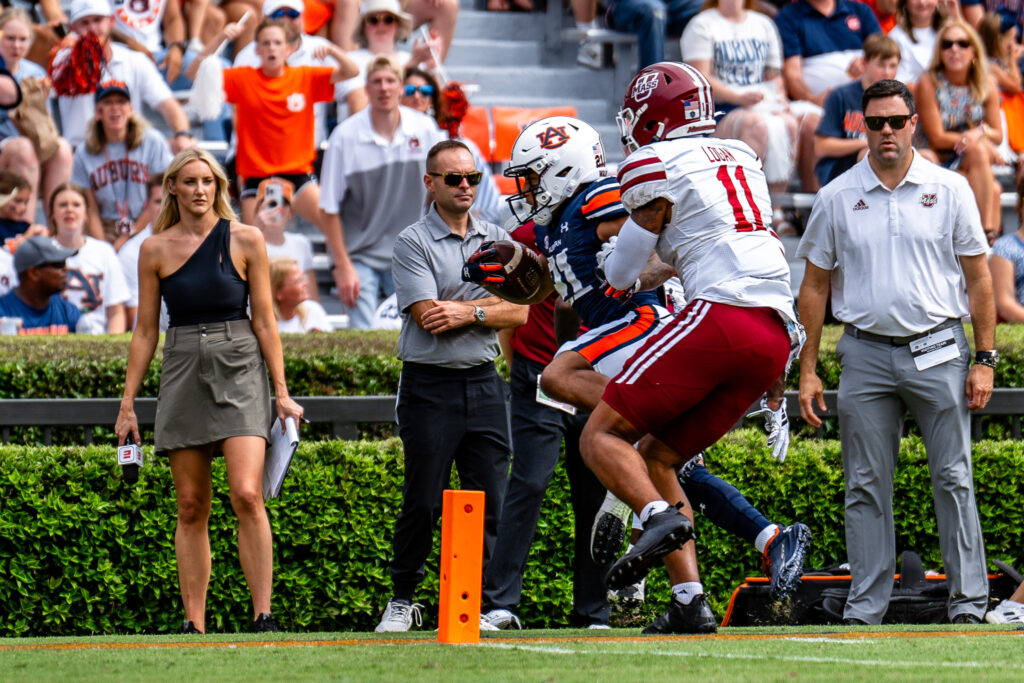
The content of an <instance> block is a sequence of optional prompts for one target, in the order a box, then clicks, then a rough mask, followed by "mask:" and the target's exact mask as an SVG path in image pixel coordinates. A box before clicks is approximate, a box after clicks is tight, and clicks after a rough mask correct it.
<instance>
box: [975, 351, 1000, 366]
mask: <svg viewBox="0 0 1024 683" xmlns="http://www.w3.org/2000/svg"><path fill="white" fill-rule="evenodd" d="M998 362H999V352H998V351H996V350H995V349H992V350H991V351H977V352H975V354H974V364H975V365H987V366H988V367H990V368H994V367H995V366H996V363H998Z"/></svg>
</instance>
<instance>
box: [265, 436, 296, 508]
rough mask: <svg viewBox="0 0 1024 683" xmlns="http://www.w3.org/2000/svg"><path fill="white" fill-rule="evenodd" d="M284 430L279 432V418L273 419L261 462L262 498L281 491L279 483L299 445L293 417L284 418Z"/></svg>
mask: <svg viewBox="0 0 1024 683" xmlns="http://www.w3.org/2000/svg"><path fill="white" fill-rule="evenodd" d="M284 424H285V432H284V434H282V433H281V418H277V419H276V420H274V426H273V427H271V428H270V430H271V435H270V447H269V448H267V457H266V459H265V461H264V463H263V499H264V500H270V499H271V498H276V497H277V496H278V494H280V493H281V485H282V484H284V478H285V477H286V476H287V475H288V468H289V467H290V466H291V464H292V456H293V455H295V449H296V448H298V447H299V430H298V427H297V426H296V425H295V418H291V417H289V418H288V419H286V420H285V423H284Z"/></svg>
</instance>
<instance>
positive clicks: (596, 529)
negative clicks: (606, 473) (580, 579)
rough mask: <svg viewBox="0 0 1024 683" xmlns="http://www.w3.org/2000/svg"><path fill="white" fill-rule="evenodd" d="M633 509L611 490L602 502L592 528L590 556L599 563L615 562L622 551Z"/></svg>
mask: <svg viewBox="0 0 1024 683" xmlns="http://www.w3.org/2000/svg"><path fill="white" fill-rule="evenodd" d="M632 514H633V511H632V510H630V509H629V506H628V505H626V504H625V503H623V502H622V501H621V500H619V499H618V498H616V497H615V494H614V493H612V492H611V491H609V492H608V493H607V494H606V495H605V497H604V502H602V503H601V507H600V509H598V511H597V515H596V516H595V517H594V525H593V526H592V527H591V528H590V557H592V558H593V559H594V562H596V563H597V564H608V563H609V562H614V561H615V559H616V558H617V557H618V556H619V554H620V553H622V542H623V541H624V540H625V539H626V534H627V533H628V532H629V519H630V515H632Z"/></svg>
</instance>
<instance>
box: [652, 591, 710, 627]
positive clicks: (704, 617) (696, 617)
mask: <svg viewBox="0 0 1024 683" xmlns="http://www.w3.org/2000/svg"><path fill="white" fill-rule="evenodd" d="M716 631H718V623H717V622H715V615H714V614H713V613H712V612H711V608H710V607H708V603H707V601H706V600H705V599H704V596H703V595H698V596H696V597H694V598H693V600H691V601H690V604H689V605H684V604H683V603H681V602H679V601H678V600H676V599H675V598H672V602H671V603H670V604H669V607H668V609H667V610H666V611H665V612H664V613H663V614H662V615H661V616H659V617H658V618H657V619H655V620H654V621H653V622H651V623H650V625H648V626H647V628H645V629H644V630H643V631H641V633H643V634H644V635H652V634H655V633H715V632H716Z"/></svg>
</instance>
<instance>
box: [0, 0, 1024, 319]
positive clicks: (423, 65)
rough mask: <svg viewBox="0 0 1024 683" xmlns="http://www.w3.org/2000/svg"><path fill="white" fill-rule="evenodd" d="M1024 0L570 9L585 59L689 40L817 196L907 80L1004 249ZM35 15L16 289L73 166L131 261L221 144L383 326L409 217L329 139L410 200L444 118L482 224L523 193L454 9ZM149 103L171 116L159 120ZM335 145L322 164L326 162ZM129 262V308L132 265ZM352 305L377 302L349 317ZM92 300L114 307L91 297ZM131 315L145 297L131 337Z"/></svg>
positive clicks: (782, 210) (223, 5) (320, 7)
mask: <svg viewBox="0 0 1024 683" xmlns="http://www.w3.org/2000/svg"><path fill="white" fill-rule="evenodd" d="M1022 7H1024V5H1022V4H1021V3H1017V2H1013V1H1009V2H1006V1H1004V0H987V1H986V2H985V3H982V2H980V1H979V0H962V1H961V2H957V0H895V1H893V0H876V1H875V2H867V3H862V2H858V1H857V0H794V1H793V2H788V1H784V0H773V2H772V3H769V2H766V1H765V0H708V1H707V2H703V3H698V2H691V1H683V0H673V1H671V2H665V1H664V0H611V1H610V2H608V3H604V2H602V3H600V4H599V3H598V2H597V0H573V2H572V3H571V11H572V13H573V15H574V17H575V19H576V23H577V28H578V29H579V31H580V32H581V35H583V36H584V38H583V40H582V42H581V43H580V45H579V51H578V59H577V61H578V63H579V64H580V65H582V66H584V67H590V68H602V67H603V66H604V65H605V57H606V55H605V54H604V52H603V50H602V46H601V44H599V43H598V42H594V41H591V40H589V39H588V38H587V36H588V35H590V34H591V33H592V32H593V31H595V30H596V29H599V28H600V27H602V26H606V27H608V28H611V29H614V30H617V31H625V32H631V33H636V34H637V36H638V40H639V50H638V54H639V64H638V67H641V68H642V67H643V66H645V65H647V64H649V63H652V62H654V61H658V60H660V59H662V58H663V55H664V45H665V41H666V40H674V39H675V38H674V36H675V35H677V34H681V37H680V38H679V40H680V53H681V55H682V58H683V60H684V61H687V62H689V63H691V64H692V65H694V66H695V67H696V68H698V69H699V70H700V71H701V72H702V73H704V74H705V75H706V76H707V77H708V79H709V80H710V82H711V83H712V85H713V87H714V91H715V98H716V102H717V104H718V106H719V109H720V110H721V112H722V116H721V117H720V118H719V124H718V130H717V134H718V135H721V136H723V137H735V138H739V139H741V140H743V141H745V142H747V143H748V144H749V145H750V146H751V147H752V148H753V149H754V150H755V151H756V152H757V154H758V155H759V157H760V158H761V159H763V161H764V164H765V170H766V173H767V176H768V179H769V182H770V184H771V189H772V191H773V194H775V195H776V196H779V195H780V194H781V193H783V192H785V191H786V190H787V189H799V190H801V191H804V192H816V191H817V189H818V188H819V187H820V186H821V185H822V184H824V183H827V182H828V181H829V180H831V179H832V178H834V177H836V176H837V175H838V174H839V173H842V172H843V171H844V170H845V169H847V168H849V167H850V166H851V165H852V163H854V162H855V161H856V160H857V159H859V158H860V157H861V156H863V154H864V152H865V149H866V146H865V143H864V124H863V117H862V115H861V112H860V101H859V100H860V94H861V93H862V92H863V89H864V88H865V87H867V86H868V85H870V84H871V83H872V82H874V81H876V80H879V79H882V78H889V77H893V75H894V74H895V76H896V77H897V78H899V79H900V80H903V81H905V82H907V83H910V84H913V87H914V91H915V95H916V98H917V100H918V106H919V108H920V111H921V115H920V123H919V127H918V131H917V135H916V138H915V145H916V147H917V149H918V151H919V152H920V153H922V154H924V155H925V156H926V157H928V158H930V159H934V160H937V161H939V162H940V163H942V164H944V165H946V166H948V167H950V168H954V169H958V170H959V171H960V172H961V173H963V174H964V175H965V176H966V177H967V179H968V181H969V183H970V185H971V187H972V190H973V191H974V194H975V198H976V200H977V203H978V207H979V210H980V213H981V216H982V223H983V225H984V227H985V229H986V232H987V233H988V235H989V237H990V241H991V242H993V243H995V241H996V240H997V238H999V237H1000V235H1002V234H1003V232H1004V230H1003V224H1002V223H1003V216H1002V212H1001V204H1000V198H1001V197H1000V193H1001V190H1002V189H1003V186H1004V185H1006V184H1008V183H1009V182H1011V181H1010V179H1012V178H1014V177H1015V169H1016V168H1017V167H1018V161H1017V152H1018V151H1019V150H1021V149H1024V87H1022V83H1021V75H1020V74H1021V59H1022V54H1024V48H1022V46H1021V43H1020V36H1021V29H1022V24H1024V9H1022ZM28 8H29V9H30V10H31V12H32V13H30V12H29V11H27V10H26V9H21V8H19V7H18V6H17V5H15V6H13V7H11V8H8V9H6V10H5V11H3V13H2V14H0V58H2V60H3V66H4V68H5V69H6V71H7V72H8V73H9V74H10V75H11V76H12V77H13V78H14V79H15V80H16V81H17V82H18V83H19V84H20V90H21V95H20V99H19V101H18V104H17V106H15V107H12V108H9V109H5V110H0V231H2V232H3V237H4V239H6V240H7V249H6V250H5V253H4V254H3V255H2V256H0V271H3V272H2V273H0V294H4V293H6V292H7V291H9V290H11V289H13V288H15V287H16V286H17V283H18V277H17V273H14V272H12V268H13V266H12V265H11V264H12V263H13V259H12V258H11V257H12V255H13V253H14V250H15V249H16V247H17V246H18V244H19V243H20V241H22V240H24V239H26V238H27V237H30V236H32V235H34V234H37V233H48V234H51V235H53V236H56V237H58V238H59V236H60V229H61V228H60V226H59V225H58V224H57V220H56V218H55V216H54V213H53V209H52V207H53V205H54V195H55V192H56V190H57V189H58V188H66V187H68V183H69V181H70V182H73V183H74V184H75V186H76V187H79V188H80V189H81V191H82V194H83V196H84V197H85V207H84V217H83V225H82V229H83V231H82V237H81V239H79V238H75V240H73V241H74V242H80V241H81V240H83V239H88V240H98V241H101V242H108V243H110V244H111V245H112V246H113V248H114V249H115V250H121V249H123V248H124V245H126V244H134V247H133V248H130V249H129V252H130V253H131V252H132V251H133V250H134V251H135V252H136V253H137V245H138V243H139V242H141V239H142V238H144V236H145V233H144V230H145V229H146V227H147V225H148V223H149V221H150V220H151V219H152V218H153V214H154V207H153V206H152V202H151V201H149V200H150V199H151V197H150V194H149V193H150V191H151V190H153V191H155V190H154V187H153V186H152V185H151V184H150V183H149V181H150V178H151V177H154V176H156V175H157V174H159V173H160V172H161V171H163V170H164V168H166V166H167V164H168V163H169V161H170V159H171V157H172V156H173V154H174V153H176V152H177V151H179V150H181V149H183V148H185V147H188V146H192V145H196V144H208V143H211V142H214V141H221V142H222V144H226V146H227V150H228V151H227V156H228V159H229V161H231V162H232V167H233V168H234V171H235V174H236V178H235V179H234V180H235V181H236V187H233V188H232V191H233V194H234V195H235V197H236V200H237V202H238V206H239V208H240V214H241V217H242V220H243V221H245V222H248V223H252V224H257V225H260V227H261V228H263V229H264V231H265V234H266V237H267V242H268V249H269V250H270V251H271V253H272V255H275V256H283V257H287V258H292V259H294V260H295V261H296V263H297V264H298V267H299V269H300V272H302V274H303V279H304V281H305V290H306V293H307V296H308V297H309V298H310V299H311V300H312V301H317V300H318V299H319V298H320V293H319V292H318V287H317V284H318V283H317V280H316V274H315V272H314V268H313V265H312V260H311V258H312V257H311V255H310V252H311V249H310V248H309V245H308V243H307V244H305V245H304V246H302V247H301V248H298V247H296V248H293V243H294V240H293V236H294V235H295V234H296V233H295V231H294V230H293V229H292V228H291V226H292V225H293V224H294V220H295V219H296V218H299V219H302V220H304V221H305V222H307V223H308V224H310V225H312V226H315V227H316V228H317V229H319V230H320V231H321V232H322V233H323V235H324V238H325V242H326V244H327V246H328V249H329V251H330V253H331V254H332V255H333V261H334V263H335V267H334V269H333V271H332V272H333V280H334V282H333V284H334V287H333V289H332V290H331V291H332V294H331V296H337V297H338V298H339V299H340V301H341V304H342V308H343V309H346V310H348V312H349V313H350V321H351V322H352V323H353V324H354V325H355V326H360V325H368V324H370V322H369V321H370V320H371V319H372V317H373V311H372V310H370V307H371V306H375V305H377V304H379V303H380V299H382V298H383V297H385V296H386V295H387V294H389V293H390V292H389V284H388V283H387V282H386V277H384V276H381V277H380V278H377V277H374V276H373V275H372V274H373V272H374V271H380V272H381V273H383V272H384V271H385V270H386V269H384V268H382V267H380V266H381V264H382V263H383V262H384V260H386V259H387V258H388V257H389V254H390V252H389V249H390V245H389V244H388V243H387V240H386V238H383V237H372V236H370V235H371V233H372V232H373V231H371V230H369V228H371V227H372V226H374V225H375V221H379V220H382V219H385V218H386V219H387V220H391V219H392V218H394V216H391V215H390V213H389V214H388V215H387V216H384V215H382V214H381V215H377V214H380V211H379V210H375V209H373V207H371V206H369V204H371V203H372V202H373V197H375V196H377V195H376V193H367V194H366V197H365V198H363V197H361V195H360V191H361V189H362V188H356V189H354V190H353V189H352V187H351V186H350V185H349V182H350V178H349V176H351V175H352V174H355V176H362V174H363V172H364V171H366V170H367V169H366V168H362V167H360V168H359V169H356V168H355V167H354V166H353V165H352V162H351V161H350V160H349V161H346V159H347V157H346V153H345V151H344V150H342V149H340V147H339V144H337V143H335V144H329V143H328V140H329V138H331V139H335V140H336V141H337V140H341V139H345V140H352V139H353V138H352V137H351V136H356V137H357V138H358V137H359V136H362V142H366V143H369V144H370V148H374V149H376V151H377V152H379V158H378V161H377V162H375V163H373V164H370V165H369V167H374V168H375V167H376V166H377V165H379V166H380V168H385V169H393V168H394V167H396V166H401V165H407V166H409V168H407V169H406V171H408V170H409V169H412V170H413V172H412V173H406V172H399V171H395V172H390V171H389V172H388V173H387V174H386V175H387V177H388V179H389V182H392V183H394V185H392V186H391V187H392V189H393V190H394V191H396V192H403V193H404V194H403V196H405V197H406V198H408V197H419V196H421V195H422V188H421V186H422V182H420V181H419V180H418V179H417V178H416V176H417V175H421V174H422V163H423V158H422V157H423V155H424V153H425V150H426V149H428V148H429V147H430V146H431V144H432V141H433V137H434V135H435V132H436V129H441V130H443V131H444V132H445V133H447V135H448V136H450V137H459V138H460V139H462V140H463V141H466V142H468V143H469V145H470V148H471V150H473V152H474V155H475V156H476V158H477V163H478V166H479V167H480V168H482V169H483V170H484V171H485V180H484V183H483V186H482V188H481V191H480V197H479V200H478V202H477V205H476V207H475V211H476V212H478V214H479V215H480V216H481V217H483V218H486V219H489V220H497V219H498V218H499V216H501V215H502V212H503V208H504V207H503V205H502V202H501V197H500V195H501V194H502V192H503V191H505V192H507V190H508V188H507V186H504V185H503V184H502V183H501V182H500V181H502V180H507V179H502V178H501V177H500V176H498V177H492V175H491V173H490V172H491V171H492V170H493V169H492V168H491V162H492V159H493V157H492V156H491V151H492V150H489V149H486V148H485V147H487V144H486V143H482V144H480V145H479V147H478V146H477V145H474V144H473V141H472V140H470V137H471V136H470V135H464V134H463V132H462V131H460V122H461V117H462V116H463V115H464V114H465V111H466V101H465V93H463V92H462V91H461V89H459V88H458V87H454V88H452V87H450V86H449V84H448V83H447V79H446V78H445V73H444V66H443V62H444V59H445V57H446V55H447V53H448V50H449V49H450V46H451V41H452V37H453V35H454V27H455V21H456V16H457V12H458V2H457V0H405V1H400V0H363V1H362V2H359V0H338V1H337V2H334V3H324V2H321V0H262V1H261V0H231V1H228V0H222V1H221V2H219V3H211V2H208V1H205V0H190V1H189V2H186V3H183V4H182V3H175V2H167V1H166V0H147V1H145V2H140V1H138V0H119V1H118V2H115V3H114V4H110V0H73V2H71V3H70V4H66V3H65V4H61V3H60V2H55V1H49V2H40V3H38V4H37V5H29V6H28ZM487 8H488V9H489V10H492V11H507V10H530V9H531V8H532V2H529V1H528V0H515V1H513V0H490V1H489V2H488V3H487ZM652 17H654V19H652ZM655 19H656V20H655ZM886 36H887V37H886ZM381 59H384V60H385V61H384V62H381ZM372 65H377V67H381V65H384V66H383V67H382V68H377V69H376V70H377V72H378V73H382V72H383V73H385V77H384V78H383V81H385V82H383V83H382V84H377V85H375V86H369V87H368V86H367V83H368V78H369V75H370V74H369V72H370V71H371V70H372V69H371V67H372ZM387 73H391V74H392V75H393V77H392V76H391V75H386V74H387ZM378 80H380V79H378ZM193 81H195V88H194V89H193ZM446 86H448V87H446ZM375 93H376V94H375ZM374 97H376V101H374ZM190 98H191V101H189V100H190ZM225 102H226V105H225V104H224V103H225ZM183 103H184V105H183ZM400 105H401V106H400ZM211 108H212V109H211ZM144 111H148V112H152V114H153V115H155V116H156V117H158V120H155V121H151V122H147V121H146V120H145V119H144V118H143V112H144ZM211 111H212V113H211ZM413 111H415V112H416V113H418V114H422V115H426V116H425V117H424V118H423V119H419V118H416V116H414V115H413ZM453 111H454V112H456V114H454V115H453V113H452V112H453ZM199 114H202V117H201V118H200V116H199ZM427 117H430V120H429V121H427ZM202 119H206V120H202ZM350 122H351V123H350ZM435 124H436V125H435ZM496 124H497V121H496ZM428 129H429V130H430V131H431V132H429V133H427V132H425V131H427V130H428ZM332 131H333V133H332ZM342 131H347V132H345V133H344V134H343V133H342ZM436 134H437V135H441V134H442V133H440V132H438V133H436ZM346 135H347V136H350V137H345V136H346ZM477 141H478V142H479V139H478V140H477ZM324 148H326V150H327V152H326V155H324V154H320V153H318V152H319V150H321V149H324ZM325 157H326V159H325ZM321 164H325V165H326V168H325V169H322V168H321ZM339 164H341V165H340V166H339ZM345 164H348V165H347V166H346V165H345ZM378 175H379V174H378ZM1016 175H1019V173H1016ZM318 176H319V177H318ZM270 178H277V179H278V180H277V181H275V184H273V185H272V186H271V188H272V191H273V192H274V193H275V195H274V196H275V197H280V198H281V199H280V201H277V202H276V204H277V205H278V207H277V209H276V211H277V212H278V213H277V214H275V215H274V216H271V215H269V214H268V213H267V212H266V210H264V211H263V212H262V213H260V212H259V208H258V206H259V202H258V201H257V198H258V195H259V196H260V197H262V196H263V195H262V194H261V192H262V190H261V188H264V183H265V182H266V181H267V180H268V179H270ZM364 180H365V178H364ZM378 180H379V178H378ZM327 182H329V183H330V186H326V183H327ZM414 186H415V187H414ZM157 187H158V186H157ZM282 187H283V188H286V189H285V190H283V191H282V190H281V189H280V188H282ZM374 189H375V190H377V191H380V189H381V188H380V187H375V188H374ZM353 194H354V195H355V197H356V199H355V200H353V198H352V195H353ZM343 197H345V199H344V201H343ZM383 203H384V204H389V203H388V202H383ZM283 211H286V212H287V216H282V215H281V212H283ZM392 213H393V212H392ZM775 214H776V215H775V228H776V230H777V231H778V232H779V233H780V234H783V235H785V234H796V233H797V232H798V230H799V221H798V220H797V218H798V217H797V216H796V215H795V214H794V213H793V210H792V209H791V208H790V207H788V206H780V207H777V209H776V212H775ZM403 225H404V223H403ZM133 237H134V239H132V238H133ZM1013 239H1016V238H1013ZM65 241H66V240H62V243H64V242H65ZM90 243H91V242H90ZM286 246H287V249H285V247H286ZM282 249H285V251H286V252H287V253H275V252H281V250H282ZM121 261H122V263H125V264H128V265H130V264H131V263H132V259H131V257H129V258H128V259H124V258H122V259H121ZM995 262H996V263H997V264H1000V263H1001V262H1000V261H998V260H996V261H995ZM69 268H71V269H72V270H73V268H72V266H71V264H69ZM998 269H999V265H997V266H996V272H998ZM1012 272H1018V271H1011V274H1012ZM122 275H124V276H125V277H126V279H127V282H128V290H129V295H128V297H127V299H126V301H127V302H130V301H131V300H132V294H131V293H130V290H131V286H132V285H131V283H132V281H133V277H132V276H131V274H129V273H122ZM89 277H90V276H89V274H87V273H78V272H70V273H69V280H68V284H67V287H68V288H69V290H68V292H70V289H71V288H73V287H79V286H83V287H85V288H86V289H90V287H91V285H90V284H89V281H90V280H89ZM1014 281H1015V280H1014ZM76 283H78V284H76ZM81 283H85V284H81ZM93 289H95V288H93ZM75 296H76V295H74V294H71V293H65V297H67V298H75ZM360 299H362V300H363V302H364V308H365V310H364V311H363V312H362V313H358V312H356V311H355V308H356V306H357V301H359V300H360ZM84 301H85V302H87V303H86V306H88V305H95V307H97V308H99V309H101V310H103V309H106V308H107V307H109V306H111V302H110V301H108V300H107V299H106V298H105V297H104V296H103V293H102V292H100V291H98V290H97V291H89V292H88V295H87V296H86V297H85V299H84ZM88 302H95V303H94V304H89V303H88ZM1018 305H1019V304H1018ZM87 312H90V313H91V312H92V311H91V310H90V311H87ZM131 312H132V307H131V305H130V303H129V305H128V307H127V310H126V312H125V313H126V315H125V323H124V325H123V327H124V328H126V329H130V327H131V324H132V315H131ZM1004 317H1007V319H1016V318H1017V317H1019V316H1017V315H1016V313H1015V312H1012V313H1011V312H1008V313H1005V314H1004ZM116 319H117V316H116V315H115V316H114V320H116ZM85 327H89V329H94V330H96V331H100V330H101V329H109V330H115V329H120V328H121V327H122V326H120V325H117V324H115V325H113V326H110V325H107V326H102V325H100V326H97V325H91V326H83V330H84V329H85Z"/></svg>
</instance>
